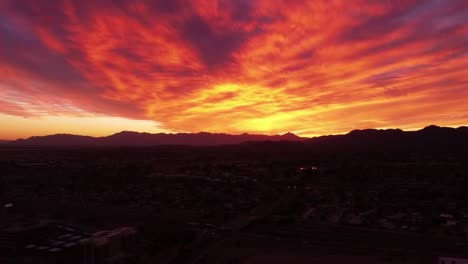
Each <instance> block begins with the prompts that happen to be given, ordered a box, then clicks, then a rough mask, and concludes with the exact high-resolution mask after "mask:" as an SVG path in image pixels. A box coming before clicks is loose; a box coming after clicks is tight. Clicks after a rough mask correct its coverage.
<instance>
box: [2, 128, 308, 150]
mask: <svg viewBox="0 0 468 264" xmlns="http://www.w3.org/2000/svg"><path fill="white" fill-rule="evenodd" d="M305 139H306V138H301V137H298V136H296V135H294V134H292V133H286V134H284V135H274V136H267V135H252V134H241V135H229V134H214V133H206V132H201V133H178V134H165V133H159V134H150V133H139V132H131V131H122V132H120V133H116V134H113V135H110V136H107V137H89V136H78V135H69V134H56V135H50V136H34V137H30V138H28V139H18V140H15V141H12V142H10V143H9V145H12V146H80V147H94V146H96V147H99V146H159V145H187V146H218V145H232V144H239V143H243V142H249V141H303V140H305Z"/></svg>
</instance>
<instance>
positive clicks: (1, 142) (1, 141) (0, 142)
mask: <svg viewBox="0 0 468 264" xmlns="http://www.w3.org/2000/svg"><path fill="white" fill-rule="evenodd" d="M7 142H10V140H3V139H0V144H4V143H7Z"/></svg>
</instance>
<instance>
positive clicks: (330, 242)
mask: <svg viewBox="0 0 468 264" xmlns="http://www.w3.org/2000/svg"><path fill="white" fill-rule="evenodd" d="M407 133H410V134H407ZM467 142H468V136H467V133H466V128H459V129H445V128H438V127H428V128H426V129H424V130H421V131H418V132H402V131H399V130H386V131H377V130H363V131H354V132H351V133H349V134H347V135H344V136H331V137H322V138H316V139H312V140H305V141H301V142H290V141H279V142H271V141H263V142H245V143H242V144H236V145H226V146H210V147H207V146H197V147H195V146H192V147H189V146H151V147H150V146H148V147H128V146H127V147H117V146H108V147H96V148H93V147H90V146H86V147H79V146H74V147H70V146H65V147H64V146H61V147H58V146H37V145H34V146H27V145H24V144H22V145H15V144H8V143H6V144H3V146H2V147H0V172H1V173H0V202H1V208H0V263H169V264H176V263H177V264H179V263H180V264H183V263H192V264H202V263H216V264H222V263H246V264H257V263H259V264H260V263H292V264H294V263H298V264H299V263H443V262H442V261H444V263H466V262H464V261H466V260H464V259H465V258H468V240H467V232H468V192H467V191H466V190H467V188H468V175H467V174H468V162H467V158H466V157H468V148H467Z"/></svg>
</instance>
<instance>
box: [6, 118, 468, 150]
mask: <svg viewBox="0 0 468 264" xmlns="http://www.w3.org/2000/svg"><path fill="white" fill-rule="evenodd" d="M5 145H8V146H61V147H74V146H79V147H103V146H108V147H113V146H130V147H150V146H163V145H169V146H174V145H179V146H223V145H231V146H233V147H232V148H230V149H238V150H240V151H241V152H242V153H247V154H250V153H252V154H253V153H258V154H259V155H260V156H262V155H270V154H272V155H273V154H275V155H278V156H282V157H283V156H284V157H286V156H287V155H293V156H294V155H302V156H304V157H306V156H310V155H321V154H333V153H348V154H353V153H360V154H363V153H364V154H366V153H367V154H368V153H380V154H382V153H396V155H399V154H400V153H431V152H437V153H441V154H443V153H455V152H457V153H465V152H466V153H468V127H459V128H447V127H438V126H428V127H425V128H424V129H421V130H418V131H403V130H400V129H386V130H378V129H364V130H353V131H351V132H349V133H347V134H344V135H331V136H321V137H315V138H301V137H298V136H296V135H294V134H292V133H287V134H284V135H274V136H266V135H251V134H241V135H229V134H213V133H205V132H202V133H193V134H192V133H179V134H164V133H161V134H149V133H138V132H129V131H123V132H120V133H117V134H114V135H110V136H107V137H88V136H76V135H66V134H58V135H51V136H41V137H31V138H28V139H19V140H16V141H12V142H9V143H6V144H5Z"/></svg>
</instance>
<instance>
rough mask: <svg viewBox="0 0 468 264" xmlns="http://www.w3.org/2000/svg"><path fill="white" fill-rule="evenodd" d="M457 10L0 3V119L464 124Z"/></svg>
mask: <svg viewBox="0 0 468 264" xmlns="http://www.w3.org/2000/svg"><path fill="white" fill-rule="evenodd" d="M2 10H3V11H2ZM467 14H468V5H467V4H466V1H463V0H454V1H449V2H443V1H418V0H402V1H394V2H388V1H367V0H358V1H352V2H351V1H345V0H333V1H299V0H294V1H290V0H288V1H279V0H278V1H269V0H240V1H215V0H203V1H201V0H199V1H198V0H193V1H185V0H178V1H149V0H148V1H143V0H142V1H125V0H118V1H107V0H103V1H99V2H95V1H86V0H82V1H74V0H63V1H62V0H54V1H21V2H19V1H4V2H2V4H0V15H3V17H4V18H2V19H0V33H2V35H3V36H6V38H5V39H6V41H5V45H4V47H0V58H1V59H3V60H1V62H0V78H1V79H2V80H4V81H0V87H2V90H3V92H1V93H0V94H2V98H1V100H0V112H3V113H7V114H10V115H19V116H30V117H31V118H33V117H34V116H35V115H40V113H47V116H51V115H52V116H53V115H60V116H83V115H84V116H87V115H88V116H94V115H104V116H116V117H124V118H131V119H147V120H153V121H155V122H157V123H158V125H159V126H160V127H162V128H164V129H169V130H173V131H192V132H196V131H211V132H230V133H241V132H256V133H283V132H287V131H294V132H297V133H299V134H302V135H317V134H329V133H342V132H346V131H348V130H351V129H355V128H364V127H381V128H384V127H401V128H416V127H420V126H425V125H427V124H431V123H435V124H439V125H451V126H457V125H463V124H467V123H468V106H467V104H466V103H464V101H466V99H467V98H468V87H467V85H468V84H467V82H466V77H465V76H468V70H467V69H468V67H467V66H468V49H467V47H468V38H467V34H466V32H467V27H466V24H467V23H468V19H467V17H468V16H467ZM50 118H52V117H50ZM128 125H129V126H131V124H130V123H128ZM128 129H130V130H131V129H132V127H128ZM83 133H84V134H87V131H86V130H85V129H84V131H83Z"/></svg>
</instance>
